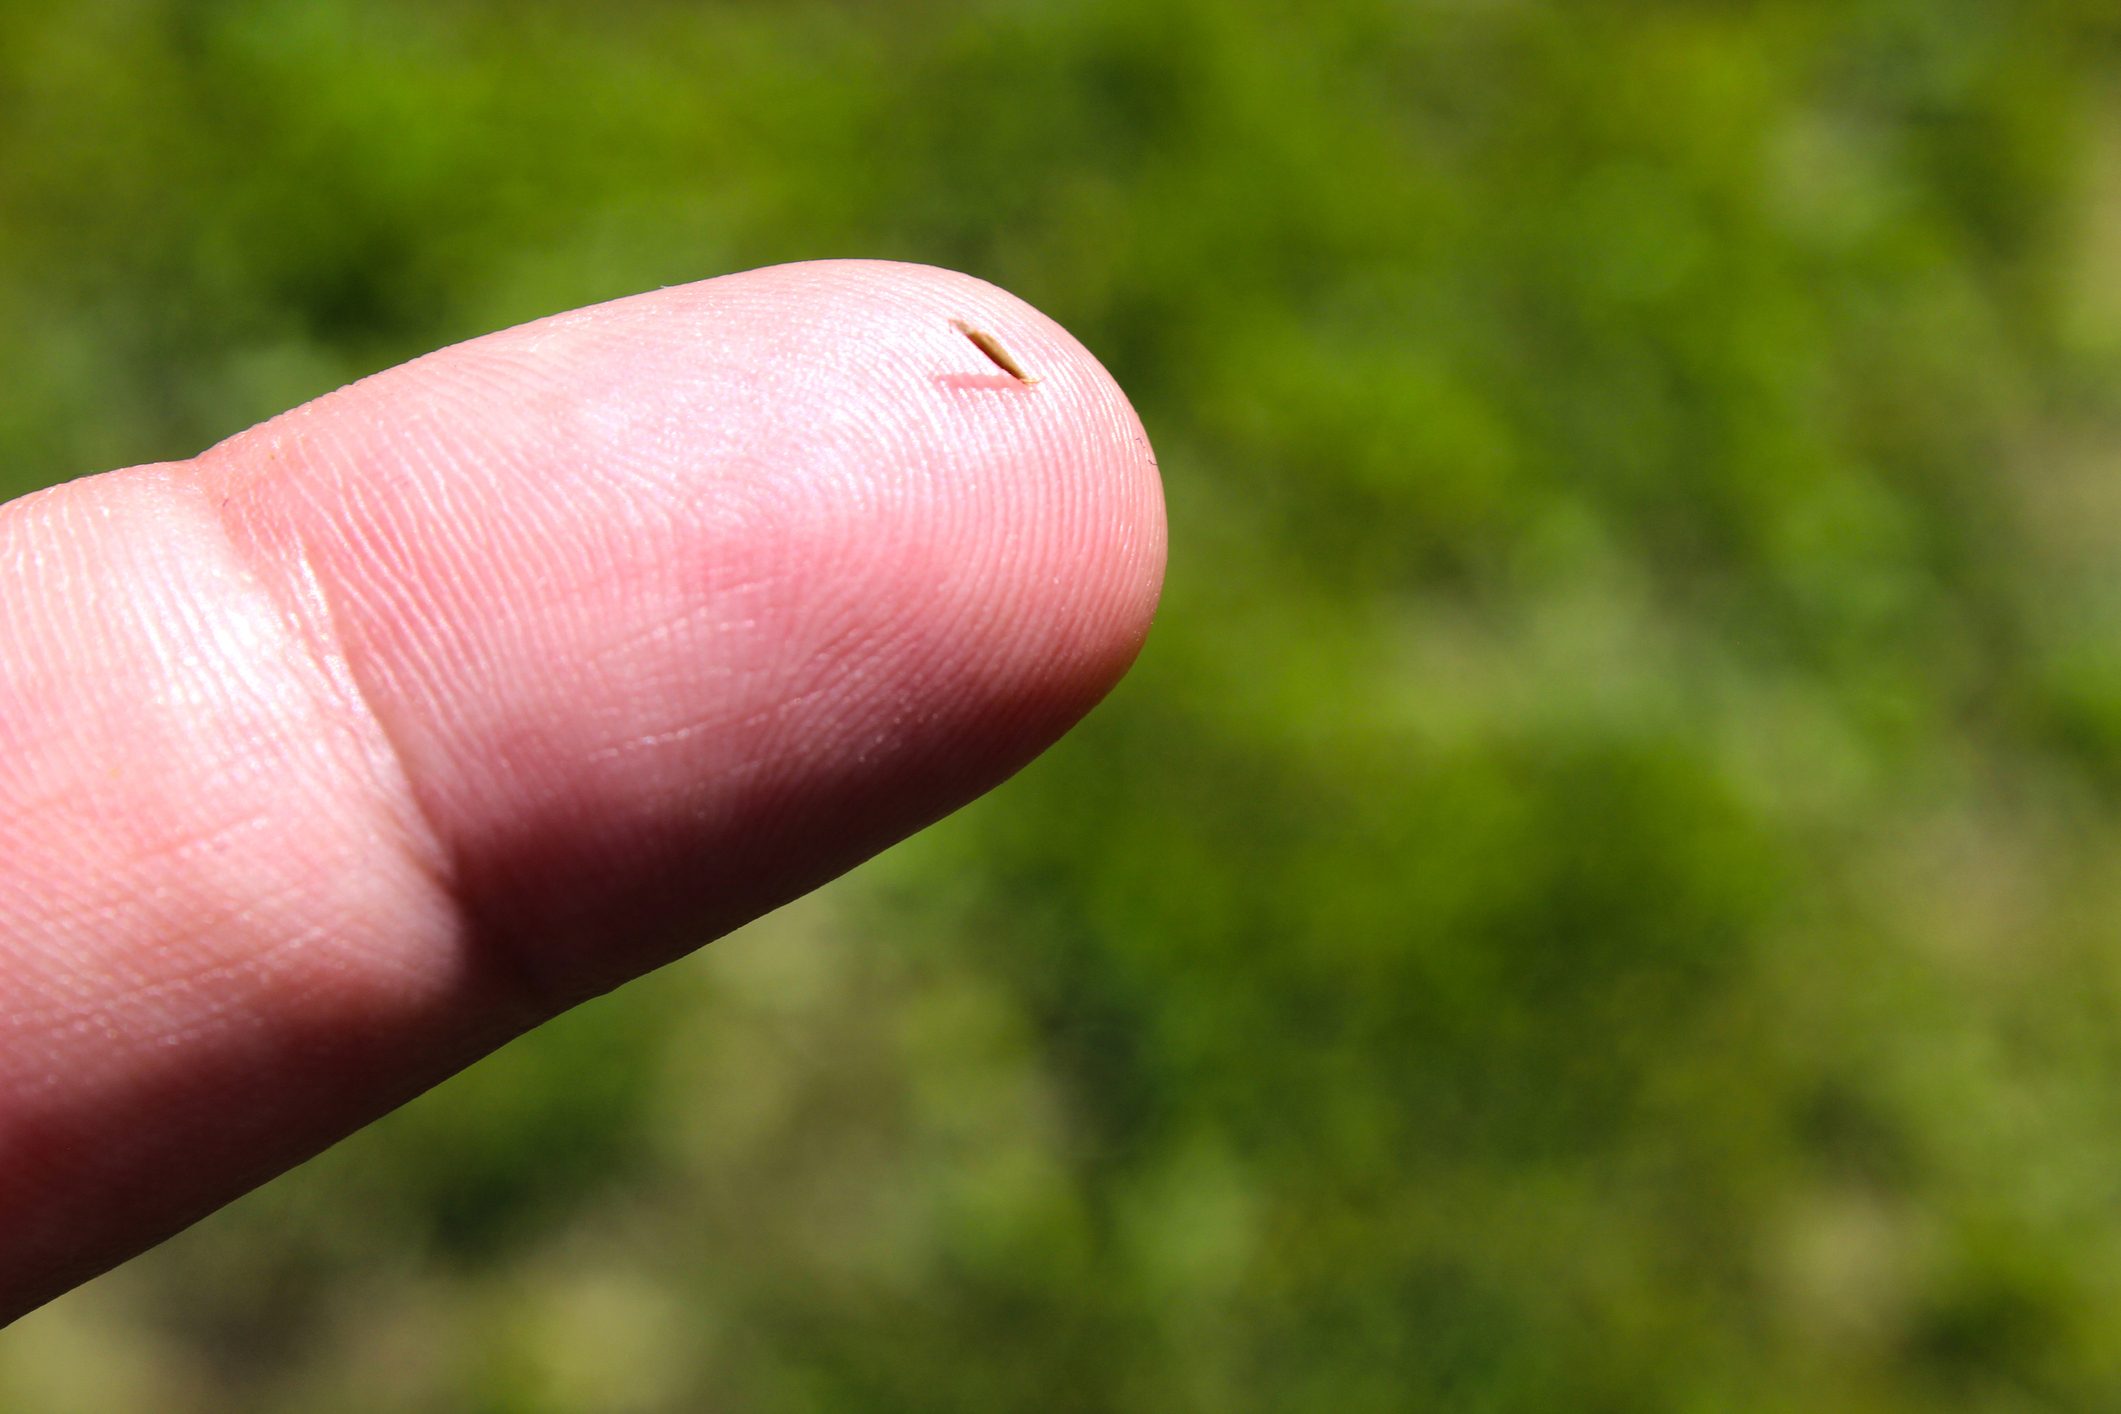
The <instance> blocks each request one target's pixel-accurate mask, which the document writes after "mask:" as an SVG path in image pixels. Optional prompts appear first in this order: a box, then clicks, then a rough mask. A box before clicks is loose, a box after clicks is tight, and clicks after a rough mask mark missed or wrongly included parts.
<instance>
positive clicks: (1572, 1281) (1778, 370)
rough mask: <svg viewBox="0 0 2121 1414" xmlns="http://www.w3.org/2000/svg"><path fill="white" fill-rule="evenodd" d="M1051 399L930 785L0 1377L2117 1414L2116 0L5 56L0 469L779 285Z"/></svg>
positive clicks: (253, 1392)
mask: <svg viewBox="0 0 2121 1414" xmlns="http://www.w3.org/2000/svg"><path fill="white" fill-rule="evenodd" d="M838 255H864V256H886V257H896V258H902V259H909V260H921V261H928V262H933V263H937V264H943V265H951V266H956V267H960V268H963V269H966V270H970V271H973V272H975V273H977V274H980V275H983V276H986V277H987V278H989V279H992V280H995V281H997V282H999V283H1001V284H1003V285H1005V286H1007V287H1009V288H1011V289H1013V290H1015V291H1016V292H1018V293H1019V294H1021V295H1023V296H1025V297H1026V298H1028V299H1029V300H1031V301H1033V302H1034V303H1036V304H1038V305H1040V306H1041V307H1042V308H1044V309H1045V310H1047V311H1048V312H1049V313H1051V314H1052V315H1054V316H1055V317H1056V318H1058V319H1059V320H1061V321H1062V322H1063V323H1065V324H1067V325H1068V326H1069V327H1070V328H1071V329H1073V330H1074V331H1075V332H1076V333H1077V334H1078V335H1080V337H1081V338H1082V339H1083V340H1084V342H1085V343H1087V344H1088V345H1089V346H1090V347H1091V348H1092V349H1093V350H1095V351H1096V352H1097V353H1098V354H1099V355H1100V356H1101V357H1102V358H1103V359H1104V360H1105V362H1106V363H1107V365H1108V366H1109V367H1110V368H1111V369H1112V371H1113V372H1114V374H1116V375H1117V377H1118V378H1119V380H1120V382H1121V383H1122V384H1123V385H1124V386H1125V387H1126V388H1127V389H1128V390H1129V391H1130V393H1131V394H1132V395H1133V397H1134V399H1135V402H1136V405H1137V407H1138V408H1139V410H1140V412H1141V415H1142V418H1143V420H1144V422H1145V423H1146V424H1147V426H1148V428H1149V431H1150V433H1151V435H1152V437H1153V438H1154V440H1155V443H1156V446H1157V449H1158V451H1159V453H1160V455H1161V459H1162V464H1163V469H1164V473H1165V476H1166V478H1167V481H1168V488H1169V497H1170V509H1171V518H1172V543H1173V560H1172V569H1171V577H1170V585H1169V592H1168V596H1167V598H1166V601H1165V607H1164V612H1163V615H1162V618H1161V621H1160V623H1159V626H1158V628H1157V631H1156V634H1155V636H1154V638H1153V639H1152V641H1151V644H1150V646H1149V649H1148V651H1147V653H1146V655H1145V657H1144V658H1143V660H1142V662H1141V664H1140V666H1139V668H1138V670H1137V671H1136V672H1135V674H1134V675H1133V676H1132V677H1131V678H1130V679H1129V680H1128V682H1127V683H1126V684H1125V685H1124V686H1123V687H1122V688H1121V689H1120V690H1119V691H1118V693H1117V694H1116V695H1115V696H1114V697H1113V699H1112V700H1111V701H1110V702H1108V703H1107V704H1106V705H1105V706H1104V707H1103V708H1101V709H1100V710H1099V711H1098V712H1097V713H1096V714H1095V715H1094V716H1093V717H1092V718H1091V720H1090V721H1089V722H1087V723H1086V724H1085V725H1084V726H1083V727H1082V729H1081V730H1080V731H1078V732H1077V733H1076V734H1075V735H1074V736H1072V737H1071V738H1070V739H1069V740H1068V741H1067V742H1065V743H1064V744H1063V745H1061V746H1060V747H1059V748H1058V749H1056V750H1055V751H1054V752H1052V753H1051V754H1050V755H1049V756H1047V757H1046V758H1045V759H1044V760H1042V761H1041V762H1040V763H1038V764H1037V765H1036V766H1034V767H1032V768H1031V769H1030V770H1028V771H1026V772H1025V773H1024V774H1023V775H1022V776H1020V777H1019V778H1018V779H1016V780H1015V781H1014V782H1012V783H1011V784H1009V785H1008V786H1007V787H1005V788H1003V789H1002V790H1000V791H998V792H997V793H996V794H995V795H993V796H992V797H990V798H989V799H987V800H986V801H984V802H982V803H980V804H979V805H977V806H975V807H973V808H972V809H970V810H968V811H967V812H965V813H964V814H963V815H961V816H959V817H957V818H955V819H952V820H950V821H948V822H946V823H944V824H943V825H940V826H938V827H937V828H935V829H934V830H932V831H930V832H929V833H927V834H926V835H924V836H922V837H920V838H919V839H917V840H915V841H913V842H911V843H910V844H908V845H906V846H904V847H902V848H900V849H898V850H896V851H894V852H892V853H891V854H889V855H887V856H885V857H884V858H883V859H881V860H879V861H877V862H876V863H874V864H872V865H870V866H868V867H866V868H864V869H863V870H861V871H858V872H857V873H856V874H855V875H854V876H853V877H851V878H850V879H848V880H845V881H843V882H842V883H840V884H838V885H835V886H834V887H832V888H830V889H828V890H826V891H825V892H824V893H823V894H821V895H819V896H818V897H816V898H814V899H811V900H808V901H806V902H804V903H801V904H799V905H796V906H794V907H792V908H790V909H788V910H786V911H784V912H783V913H781V914H779V915H776V916H775V917H773V918H770V919H768V920H765V921H764V922H762V923H760V924H758V925H756V926H754V927H753V928H751V929H749V930H747V931H745V932H744V933H741V934H739V935H737V936H735V937H732V938H731V939H729V940H728V941H726V942H723V943H721V944H720V945H718V946H716V947H714V948H712V949H710V950H708V951H707V952H705V953H703V954H701V955H699V956H697V957H695V958H693V959H691V960H688V961H687V962H685V963H682V964H680V965H678V966H675V967H673V968H670V969H668V970H666V971H664V972H663V973H660V974H658V975H656V976H654V977H652V978H650V979H648V980H646V981H644V982H641V983H637V984H635V985H634V986H632V987H629V988H627V989H625V990H624V991H622V992H620V993H619V994H617V995H614V996H612V997H610V998H607V999H605V1000H603V1001H600V1002H598V1003H595V1004H593V1005H591V1006H588V1007H586V1008H584V1009H583V1010H582V1011H581V1012H580V1013H579V1014H577V1015H574V1016H572V1017H570V1018H568V1019H566V1020H564V1021H562V1022H560V1023H558V1024H556V1025H554V1026H552V1027H551V1028H549V1029H547V1030H545V1031H543V1032H541V1033H540V1034H537V1035H535V1036H533V1037H530V1038H529V1039H527V1040H524V1041H523V1042H521V1043H519V1044H517V1045H515V1046H513V1047H511V1048H510V1049H508V1050H507V1051H505V1052H503V1053H502V1054H500V1055H499V1056H497V1057H495V1058H494V1059H493V1060H491V1061H489V1062H487V1063H485V1064H483V1065H481V1066H479V1067H478V1068H476V1069H475V1070H473V1071H472V1072H471V1073H469V1074H468V1075H466V1076H464V1077H463V1078H461V1079H460V1080H457V1081H455V1082H452V1083H450V1084H448V1085H446V1086H444V1087H443V1088H441V1089H440V1090H438V1091H436V1092H434V1093H433V1094H431V1095H429V1096H428V1097H426V1098H425V1099H423V1100H422V1101H420V1102H419V1103H417V1104H415V1105H413V1106H411V1107H410V1108H409V1109H407V1110H405V1111H404V1112H402V1113H400V1114H399V1115H397V1116H395V1117H393V1118H392V1119H390V1120H388V1121H387V1122H385V1123H383V1124H382V1125H380V1126H378V1127H377V1128H375V1129H374V1130H373V1131H371V1132H369V1133H366V1134H363V1135H361V1136H359V1137H358V1138H356V1139H353V1140H351V1141H349V1142H347V1143H346V1144H344V1145H342V1146H340V1147H339V1148H338V1149H336V1150H334V1151H333V1152H331V1153H330V1154H328V1155H326V1156H325V1157H323V1158H322V1159H320V1160H318V1161H317V1162H315V1163H312V1164H311V1165H309V1166H308V1167H306V1168H304V1169H303V1170H301V1171H299V1172H298V1173H296V1174H294V1175H292V1176H290V1177H288V1178H286V1179H283V1180H281V1181H279V1182H277V1183H274V1184H272V1185H271V1186H269V1187H268V1188H266V1189H265V1190H263V1191H261V1192H260V1193H258V1194H256V1195H254V1196H253V1197H251V1198H249V1199H246V1200H245V1201H243V1202H241V1203H238V1204H237V1205H236V1206H235V1207H233V1208H231V1209H230V1210H228V1211H227V1212H225V1213H223V1214H221V1215H219V1216H217V1217H215V1218H214V1219H212V1220H210V1221H208V1222H207V1223H205V1224H203V1225H201V1226H200V1227H198V1228H197V1229H195V1230H193V1231H192V1232H190V1233H188V1234H186V1235H184V1236H183V1237H181V1238H180V1239H178V1240H176V1241H173V1242H171V1243H170V1244H168V1245H167V1246H166V1247H164V1248H162V1249H161V1250H158V1251H157V1252H155V1253H153V1254H151V1255H150V1256H148V1257H146V1258H144V1259H142V1260H140V1261H137V1262H135V1263H133V1264H132V1265H130V1266H128V1267H126V1268H124V1269H123V1270H121V1271H120V1272H118V1273H116V1274H114V1275H112V1276H110V1277H108V1278H105V1279H103V1280H101V1281H99V1282H97V1283H95V1284H93V1285H91V1286H89V1287H87V1288H85V1289H83V1290H82V1291H80V1292H77V1293H75V1294H74V1295H73V1296H70V1297H68V1298H65V1299H63V1300H61V1301H59V1302H57V1303H55V1304H54V1305H52V1306H50V1307H48V1308H46V1309H45V1310H44V1311H42V1312H40V1313H39V1314H37V1315H35V1316H34V1317H32V1318H30V1319H28V1320H25V1321H24V1322H22V1323H21V1324H20V1325H18V1326H17V1327H15V1328H14V1329H13V1330H12V1331H10V1332H9V1333H8V1334H7V1335H6V1336H5V1337H4V1338H0V1408H6V1409H10V1410H15V1409H20V1410H36V1411H47V1410H50V1411H69V1410H84V1411H86V1410H95V1411H107V1410H113V1409H125V1408H142V1409H146V1408H153V1409H156V1410H158V1411H177V1412H178V1414H184V1411H194V1410H196V1411H206V1410H214V1411H224V1410H234V1411H244V1410H301V1411H341V1410H343V1411H366V1410H375V1409H385V1408H388V1409H392V1410H411V1411H426V1410H432V1411H455V1410H474V1411H505V1412H506V1414H541V1412H542V1411H574V1410H626V1411H663V1410H672V1411H675V1410H696V1409H727V1410H773V1411H779V1410H800V1411H837V1410H864V1411H866V1410H883V1411H919V1410H946V1411H956V1410H964V1411H975V1410H976V1411H993V1410H998V1409H1033V1408H1054V1409H1080V1410H1190V1409H1277V1410H1285V1409H1303V1410H1332V1411H1369V1410H1403V1409H1408V1408H1438V1409H1451V1410H1454V1411H1503V1410H1556V1409H1569V1410H1615V1411H1620V1410H1651V1411H1661V1410H1674V1411H1694V1410H1719V1411H1721V1410H1734V1411H1756V1410H1788V1411H1799V1410H1802V1411H1820V1410H1855V1411H1898V1410H1910V1411H1912V1410H1932V1409H1937V1408H1944V1407H1949V1408H1955V1409H1963V1410H1977V1411H1990V1410H1997V1411H2001V1410H2048V1409H2089V1408H2115V1407H2121V1339H2117V1338H2116V1333H2117V1332H2121V870H2117V868H2116V865H2117V863H2121V11H2117V10H2116V8H2115V7H2114V6H2113V5H2111V3H2109V0H2080V2H2078V3H2071V2H2070V0H2036V2H2035V3H2021V4H2010V3H1992V4H1991V3H1975V2H1974V0H1779V2H1778V3H1767V2H1766V0H1761V2H1760V3H1738V2H1737V0H1724V2H1723V3H1706V2H1705V0H1693V2H1692V3H1682V0H1633V3H1597V4H1568V5H1565V4H1540V3H1533V2H1532V0H1396V2H1395V0H1314V3H1311V4H1309V5H1306V6H1302V7H1294V6H1283V5H1274V4H1266V3H1259V0H1109V2H1108V0H1079V2H1078V3H1072V4H1059V3H1035V2H1034V0H1021V3H989V4H959V3H944V0H928V2H927V3H919V2H918V0H906V3H895V4H869V5H851V4H850V5H827V4H798V5H764V4H718V5H679V4H651V3H643V4H634V5H612V4H589V3H580V4H567V3H531V4H509V5H500V4H489V5H474V4H468V3H424V4H413V3H402V2H401V3H366V4H355V3H348V2H347V0H336V2H332V3H312V2H311V0H239V2H238V3H217V4H206V3H199V4H183V3H175V0H162V2H161V3H153V2H152V0H140V3H118V0H89V3H80V4H71V5H65V6H58V5H49V4H33V3H28V0H4V3H0V325H4V327H6V328H10V329H13V330H14V331H15V334H14V336H13V337H12V338H11V339H10V340H8V341H7V342H6V343H5V344H4V345H0V487H4V488H5V489H6V490H7V491H9V492H17V491H24V490H28V489H30V488H31V487H33V486H36V485H39V484H42V483H44V482H47V481H50V480H55V479H59V478H63V477H67V476H72V475H76V474H78V473H80V472H83V471H87V470H93V469H98V468H102V467H107V466H113V465H119V464H123V463H127V462H136V461H142V460H147V459H154V458H165V457H174V456H182V455H186V454H189V453H191V452H194V451H197V450H198V449H200V448H202V447H204V446H206V445H207V444H209V443H211V442H213V441H215V440H216V439H218V438H220V437H222V436H225V435H227V434H228V433H230V432H233V431H235V430H236V429H238V428H241V427H243V426H245V425H247V424H249V423H251V422H253V421H255V420H257V419H259V418H262V417H264V416H266V415H268V414H270V413H272V412H274V411H277V410H279V409H281V408H283V407H285V406H288V405H290V404H292V403H295V402H298V401H300V400H302V399H304V398H307V397H310V396H313V395H315V394H317V393H320V392H323V391H325V390H327V389H329V388H331V387H333V386H336V385H337V384H339V383H342V382H344V381H347V380H349V379H351V378H353V377H356V376H358V375H360V374H362V373H365V372H368V371H371V370H373V369H376V368H378V367H382V366H385V365H387V364H390V363H393V362H396V361H398V360H400V359H402V358H404V357H407V356H409V355H412V354H414V353H417V352H420V351H422V350H425V349H427V348H430V347H433V346H436V345H438V344H443V343H447V342H450V341H453V340H456V339H459V338H463V337H467V336H470V335H473V334H477V333H480V332H483V331H485V330H488V329H492V328H495V327H498V326H501V325H505V324H509V323H513V322H516V321H519V320H524V319H529V318H532V317H535V316H538V315H541V314H545V313H549V312H552V311H556V310H560V309H565V308H568V307H571V306H574V305H579V304H583V303H586V302H590V301H595V300H599V299H603V298H607V297H610V296H615V295H620V294H625V293H630V292H633V291H636V290H640V289H644V288H649V287H653V286H656V285H659V284H670V283H676V282H680V281H686V280H692V279H696V278H700V277H703V276H708V275H714V274H717V273H722V272H726V271H731V270H737V269H742V268H746V267H749V266H754V265H760V264H769V263H773V262H778V261H784V260H795V259H802V258H807V257H816V256H838Z"/></svg>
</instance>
